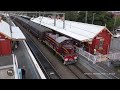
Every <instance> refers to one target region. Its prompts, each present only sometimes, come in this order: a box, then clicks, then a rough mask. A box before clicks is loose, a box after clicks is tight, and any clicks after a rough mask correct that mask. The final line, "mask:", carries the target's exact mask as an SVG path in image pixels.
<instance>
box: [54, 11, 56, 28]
mask: <svg viewBox="0 0 120 90" xmlns="http://www.w3.org/2000/svg"><path fill="white" fill-rule="evenodd" d="M54 26H56V13H54Z"/></svg>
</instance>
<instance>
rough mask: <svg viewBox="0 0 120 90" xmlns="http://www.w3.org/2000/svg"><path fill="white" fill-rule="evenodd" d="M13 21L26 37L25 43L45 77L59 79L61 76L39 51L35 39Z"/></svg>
mask: <svg viewBox="0 0 120 90" xmlns="http://www.w3.org/2000/svg"><path fill="white" fill-rule="evenodd" d="M15 23H16V25H18V26H19V27H20V28H21V30H22V31H23V33H24V34H25V36H26V38H27V42H26V43H27V44H28V46H29V48H30V49H31V51H32V52H33V54H34V56H35V58H36V60H37V62H38V64H39V65H40V67H41V68H42V70H43V72H44V73H45V76H46V78H48V79H61V76H60V75H59V74H58V73H57V71H56V70H55V69H54V67H53V66H52V65H51V63H50V62H49V60H48V59H47V58H46V57H45V56H44V54H43V53H42V52H41V50H40V49H39V47H38V46H37V44H36V43H35V41H33V40H32V38H31V37H30V35H28V34H27V33H26V32H25V29H24V28H23V27H22V26H21V25H20V24H18V23H17V22H15Z"/></svg>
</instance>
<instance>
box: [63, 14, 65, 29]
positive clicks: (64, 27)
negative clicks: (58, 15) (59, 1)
mask: <svg viewBox="0 0 120 90" xmlns="http://www.w3.org/2000/svg"><path fill="white" fill-rule="evenodd" d="M64 28H65V14H63V29H64Z"/></svg>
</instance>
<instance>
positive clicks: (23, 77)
mask: <svg viewBox="0 0 120 90" xmlns="http://www.w3.org/2000/svg"><path fill="white" fill-rule="evenodd" d="M21 70H22V79H25V74H26V71H25V66H23V68H22V69H21Z"/></svg>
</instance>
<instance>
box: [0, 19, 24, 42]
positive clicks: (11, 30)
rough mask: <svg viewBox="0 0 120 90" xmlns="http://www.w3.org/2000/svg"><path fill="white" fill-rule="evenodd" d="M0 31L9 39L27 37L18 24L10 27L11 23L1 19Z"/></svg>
mask: <svg viewBox="0 0 120 90" xmlns="http://www.w3.org/2000/svg"><path fill="white" fill-rule="evenodd" d="M0 33H1V34H3V35H4V36H6V37H8V38H9V39H14V40H18V39H19V40H20V39H24V40H25V39H26V38H25V36H24V34H23V33H22V32H21V30H20V29H19V27H16V26H11V27H10V25H9V24H8V23H6V22H5V21H3V20H1V22H0Z"/></svg>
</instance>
